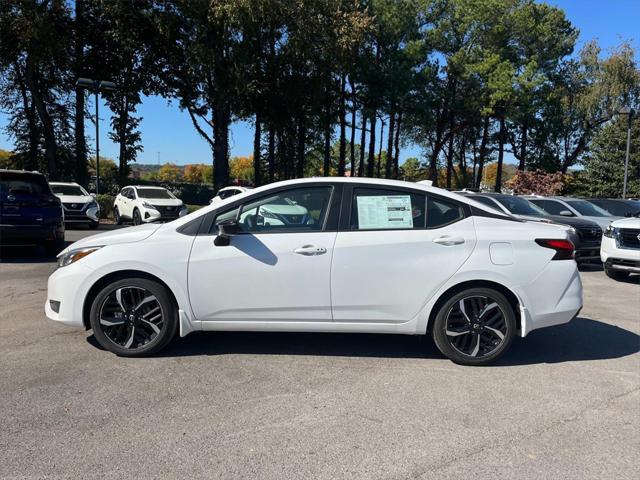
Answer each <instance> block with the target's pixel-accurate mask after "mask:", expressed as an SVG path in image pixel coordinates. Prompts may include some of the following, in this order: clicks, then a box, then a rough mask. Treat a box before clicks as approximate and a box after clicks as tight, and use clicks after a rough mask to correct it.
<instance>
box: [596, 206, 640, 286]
mask: <svg viewBox="0 0 640 480" xmlns="http://www.w3.org/2000/svg"><path fill="white" fill-rule="evenodd" d="M600 259H601V260H602V263H604V271H605V273H606V274H607V276H608V277H611V278H613V279H615V280H624V279H625V278H627V277H628V276H629V274H630V273H640V218H638V217H635V218H625V219H624V220H617V221H615V222H613V223H612V224H611V225H609V227H608V228H607V229H606V230H605V231H604V236H603V237H602V245H601V246H600Z"/></svg>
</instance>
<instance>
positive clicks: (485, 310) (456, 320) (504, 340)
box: [431, 288, 516, 365]
mask: <svg viewBox="0 0 640 480" xmlns="http://www.w3.org/2000/svg"><path fill="white" fill-rule="evenodd" d="M463 308H464V310H463ZM515 331H516V317H515V313H514V311H513V308H512V307H511V305H510V304H509V302H508V300H507V299H506V298H505V296H504V295H503V294H501V293H500V292H498V291H496V290H493V289H491V288H470V289H467V290H464V291H461V292H459V293H456V294H455V295H453V296H452V297H451V298H449V299H448V300H447V301H446V302H445V303H444V304H443V305H442V307H441V308H440V310H439V311H438V313H437V314H436V317H435V321H434V322H433V326H432V329H431V335H432V336H433V340H434V342H435V344H436V346H437V347H438V350H440V352H442V354H443V355H445V356H446V357H447V358H449V359H450V360H452V361H453V362H455V363H458V364H460V365H487V364H489V363H491V362H493V361H495V360H496V359H497V358H498V357H500V356H501V355H502V354H503V353H504V352H505V351H506V350H507V349H508V348H509V346H510V345H511V342H512V341H513V337H514V336H515Z"/></svg>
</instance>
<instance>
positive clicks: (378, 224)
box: [350, 188, 426, 230]
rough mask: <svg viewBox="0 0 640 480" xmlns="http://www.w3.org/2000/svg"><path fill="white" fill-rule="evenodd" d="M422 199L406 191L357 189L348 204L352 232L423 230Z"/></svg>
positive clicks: (423, 210)
mask: <svg viewBox="0 0 640 480" xmlns="http://www.w3.org/2000/svg"><path fill="white" fill-rule="evenodd" d="M425 200H426V198H425V196H424V195H420V194H416V193H409V192H405V191H393V190H383V189H372V188H356V189H354V190H353V198H352V201H351V221H350V227H351V230H413V229H421V228H425Z"/></svg>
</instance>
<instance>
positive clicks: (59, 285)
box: [44, 263, 92, 327]
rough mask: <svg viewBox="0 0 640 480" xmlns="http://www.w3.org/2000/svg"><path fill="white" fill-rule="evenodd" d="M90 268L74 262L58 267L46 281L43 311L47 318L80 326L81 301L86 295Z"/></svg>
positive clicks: (81, 323)
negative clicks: (45, 297) (45, 298)
mask: <svg viewBox="0 0 640 480" xmlns="http://www.w3.org/2000/svg"><path fill="white" fill-rule="evenodd" d="M91 273H92V270H91V269H89V268H87V267H85V266H83V265H82V263H75V264H71V265H68V266H66V267H62V268H58V269H57V270H56V271H55V272H53V273H52V274H51V276H50V277H49V280H48V281H47V300H46V302H45V305H44V311H45V314H46V316H47V318H48V319H49V320H54V321H56V322H60V323H63V324H65V325H71V326H74V327H82V326H83V325H84V324H83V322H82V313H81V312H82V310H83V305H82V303H83V301H84V298H85V297H86V293H87V292H86V290H88V288H87V287H86V285H87V281H86V280H87V277H89V276H90V275H91Z"/></svg>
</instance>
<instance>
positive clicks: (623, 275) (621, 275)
mask: <svg viewBox="0 0 640 480" xmlns="http://www.w3.org/2000/svg"><path fill="white" fill-rule="evenodd" d="M604 273H605V274H606V275H607V277H609V278H613V279H614V280H626V279H627V278H629V272H622V271H620V270H612V269H610V268H605V269H604Z"/></svg>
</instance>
